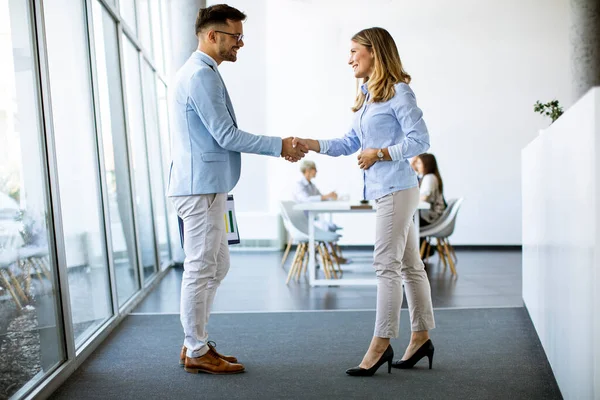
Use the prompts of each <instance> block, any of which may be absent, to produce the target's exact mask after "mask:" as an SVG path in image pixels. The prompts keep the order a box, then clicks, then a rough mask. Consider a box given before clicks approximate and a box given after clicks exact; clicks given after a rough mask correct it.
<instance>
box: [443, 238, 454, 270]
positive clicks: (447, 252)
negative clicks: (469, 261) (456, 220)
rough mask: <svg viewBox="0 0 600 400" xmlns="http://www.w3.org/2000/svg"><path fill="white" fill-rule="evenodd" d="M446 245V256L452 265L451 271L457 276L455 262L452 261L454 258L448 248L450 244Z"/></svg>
mask: <svg viewBox="0 0 600 400" xmlns="http://www.w3.org/2000/svg"><path fill="white" fill-rule="evenodd" d="M443 243H444V250H445V251H446V254H447V255H448V263H449V264H450V271H451V272H452V275H457V273H456V268H455V266H454V260H453V259H452V256H451V255H450V249H449V248H448V244H447V243H446V242H443Z"/></svg>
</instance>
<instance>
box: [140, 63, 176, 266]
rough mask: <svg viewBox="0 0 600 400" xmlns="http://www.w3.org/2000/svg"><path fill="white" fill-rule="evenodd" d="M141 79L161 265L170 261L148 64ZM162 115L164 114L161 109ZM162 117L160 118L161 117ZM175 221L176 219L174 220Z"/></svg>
mask: <svg viewBox="0 0 600 400" xmlns="http://www.w3.org/2000/svg"><path fill="white" fill-rule="evenodd" d="M142 78H143V82H144V85H143V87H144V112H145V115H146V131H147V134H148V149H149V160H150V173H151V175H152V197H153V199H154V204H155V207H154V220H155V222H156V235H157V242H158V249H159V255H160V262H161V264H163V265H164V264H165V263H167V261H168V260H169V259H170V252H169V238H168V227H167V215H166V212H167V208H166V201H165V186H164V183H163V171H164V169H163V168H162V166H163V165H164V158H163V153H162V148H161V147H162V143H161V134H162V132H160V131H159V118H158V116H160V115H157V110H158V102H157V96H156V79H155V78H154V73H153V71H152V69H151V68H150V66H149V65H148V63H146V62H144V63H142ZM163 113H166V111H165V108H163ZM161 117H162V116H161ZM174 221H176V217H175V219H174Z"/></svg>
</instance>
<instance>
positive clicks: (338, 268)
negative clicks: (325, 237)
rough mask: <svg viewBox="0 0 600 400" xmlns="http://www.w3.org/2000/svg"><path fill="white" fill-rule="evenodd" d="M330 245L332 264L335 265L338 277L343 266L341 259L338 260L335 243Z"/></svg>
mask: <svg viewBox="0 0 600 400" xmlns="http://www.w3.org/2000/svg"><path fill="white" fill-rule="evenodd" d="M329 246H330V247H331V257H330V259H331V265H332V267H333V271H334V272H335V274H336V278H337V273H338V272H339V273H340V277H341V275H342V266H341V265H340V263H339V261H338V256H337V253H336V252H335V243H329Z"/></svg>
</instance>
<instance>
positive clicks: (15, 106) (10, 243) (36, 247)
mask: <svg viewBox="0 0 600 400" xmlns="http://www.w3.org/2000/svg"><path fill="white" fill-rule="evenodd" d="M32 29H33V27H32V18H31V10H30V9H29V2H26V1H23V0H8V1H6V0H4V1H1V2H0V60H1V62H0V397H2V398H8V397H11V396H12V395H13V394H15V393H16V392H17V391H19V390H20V389H22V388H23V387H24V386H26V385H27V386H28V384H30V385H33V384H34V383H35V382H36V381H39V380H40V379H42V378H43V377H44V376H45V375H46V374H47V373H48V372H49V371H50V370H52V369H53V368H54V367H55V366H56V365H58V364H59V363H61V362H62V361H63V360H64V359H65V349H64V336H63V332H62V328H61V326H62V319H61V318H59V313H58V307H57V304H58V299H57V295H58V291H57V286H56V269H57V268H56V265H53V263H52V259H53V257H50V254H51V253H52V250H51V247H50V244H49V242H50V238H51V236H52V235H53V233H52V232H51V231H49V226H48V222H49V221H50V219H51V218H52V215H51V212H50V209H49V206H48V204H49V201H48V198H47V187H48V185H47V165H46V164H45V162H43V160H44V156H43V151H44V150H43V146H42V144H43V139H42V138H43V130H42V126H41V115H40V114H41V110H40V107H39V99H40V92H39V87H38V76H39V74H38V71H37V62H36V57H35V50H34V49H35V46H34V37H33V35H32ZM58 321H60V323H59V322H58Z"/></svg>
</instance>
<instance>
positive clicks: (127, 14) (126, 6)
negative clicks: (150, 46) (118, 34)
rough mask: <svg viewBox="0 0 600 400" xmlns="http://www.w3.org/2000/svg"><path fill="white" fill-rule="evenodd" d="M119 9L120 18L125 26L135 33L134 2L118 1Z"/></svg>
mask: <svg viewBox="0 0 600 400" xmlns="http://www.w3.org/2000/svg"><path fill="white" fill-rule="evenodd" d="M119 8H120V9H121V17H122V18H123V20H125V24H127V26H128V27H129V28H131V30H132V31H133V32H134V33H136V32H137V27H136V23H135V21H136V18H135V0H119Z"/></svg>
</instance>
